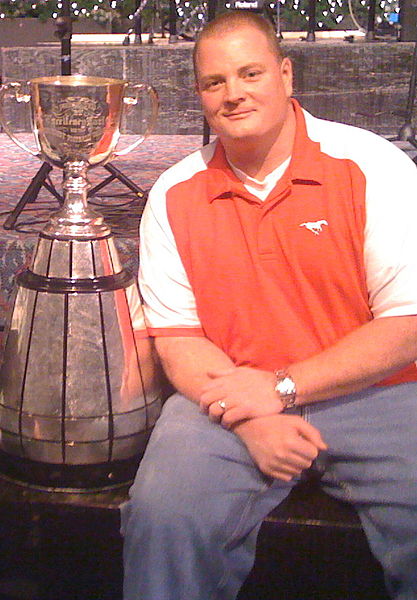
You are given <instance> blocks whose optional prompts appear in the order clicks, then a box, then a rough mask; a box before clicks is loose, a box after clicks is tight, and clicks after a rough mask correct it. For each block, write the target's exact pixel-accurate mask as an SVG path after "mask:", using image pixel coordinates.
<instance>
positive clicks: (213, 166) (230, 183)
mask: <svg viewBox="0 0 417 600" xmlns="http://www.w3.org/2000/svg"><path fill="white" fill-rule="evenodd" d="M291 103H292V106H293V108H294V112H295V118H296V131H295V138H294V146H293V152H292V158H291V162H290V164H289V166H288V169H287V173H288V178H289V180H290V181H291V182H292V183H301V182H302V183H307V184H308V183H311V184H313V185H314V184H316V185H317V184H319V185H320V184H321V183H322V179H323V168H322V165H321V161H320V144H319V143H318V142H313V141H312V140H310V138H309V137H308V135H307V126H306V121H305V115H304V111H303V109H302V108H301V106H300V104H299V103H298V102H297V100H295V99H294V98H292V99H291ZM206 174H207V176H208V181H207V199H208V201H209V202H212V201H213V200H215V199H216V198H230V197H232V196H239V197H241V198H244V199H246V200H251V201H254V202H259V199H258V198H256V197H255V196H253V195H252V194H251V193H250V192H249V191H248V190H247V189H246V188H245V186H244V185H243V182H242V181H241V180H240V179H239V178H238V177H237V175H236V174H235V173H234V172H233V170H232V169H231V167H230V165H229V163H228V161H227V158H226V154H225V151H224V148H223V145H222V143H221V142H220V140H217V142H216V148H215V150H214V154H213V156H212V158H211V160H210V162H209V164H208V169H207V171H206Z"/></svg>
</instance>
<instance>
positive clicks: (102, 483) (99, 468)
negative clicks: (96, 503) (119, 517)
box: [0, 444, 146, 493]
mask: <svg viewBox="0 0 417 600" xmlns="http://www.w3.org/2000/svg"><path fill="white" fill-rule="evenodd" d="M145 445H146V444H145ZM145 445H144V447H145ZM142 455H143V452H142V453H139V454H138V455H137V456H135V457H132V458H130V459H125V460H116V461H112V462H108V463H100V464H95V465H94V464H93V465H60V464H51V463H43V462H38V461H34V460H31V459H28V458H22V457H17V456H12V455H10V454H7V453H6V452H4V451H3V450H0V478H1V477H4V478H7V479H9V480H11V481H13V482H15V483H18V484H20V485H24V486H26V487H30V488H32V489H37V490H44V491H54V492H66V493H71V492H74V493H92V492H99V491H103V490H111V489H116V488H120V487H124V486H126V485H128V484H130V483H132V482H133V479H134V478H135V475H136V471H137V468H138V466H139V462H140V459H141V458H142Z"/></svg>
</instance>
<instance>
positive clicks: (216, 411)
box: [200, 367, 283, 428]
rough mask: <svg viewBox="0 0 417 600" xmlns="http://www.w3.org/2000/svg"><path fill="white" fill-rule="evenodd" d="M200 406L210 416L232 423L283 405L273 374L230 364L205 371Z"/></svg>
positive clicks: (216, 419)
mask: <svg viewBox="0 0 417 600" xmlns="http://www.w3.org/2000/svg"><path fill="white" fill-rule="evenodd" d="M208 375H209V377H210V378H211V381H210V382H209V383H208V384H207V385H205V386H204V388H203V390H202V393H201V396H200V408H201V410H202V411H204V412H206V413H207V414H208V416H209V418H210V420H212V421H214V422H221V424H222V425H223V426H224V427H228V428H229V427H231V426H232V425H235V424H236V423H239V422H240V421H244V420H245V419H253V418H255V417H265V416H268V415H273V414H278V413H280V412H281V411H282V409H283V406H282V404H281V402H280V400H279V398H278V396H277V394H276V392H275V390H274V387H275V375H274V374H273V373H271V372H269V371H262V370H260V369H253V368H251V367H233V368H231V369H226V370H221V371H211V372H209V373H208Z"/></svg>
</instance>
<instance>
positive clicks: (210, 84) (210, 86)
mask: <svg viewBox="0 0 417 600" xmlns="http://www.w3.org/2000/svg"><path fill="white" fill-rule="evenodd" d="M220 84H221V81H220V79H213V80H212V81H209V82H207V84H206V90H212V89H215V88H216V87H218V86H219V85H220Z"/></svg>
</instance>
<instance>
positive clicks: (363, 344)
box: [289, 316, 417, 404]
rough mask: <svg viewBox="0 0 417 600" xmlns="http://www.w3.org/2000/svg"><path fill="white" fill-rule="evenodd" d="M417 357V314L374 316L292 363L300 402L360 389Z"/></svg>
mask: <svg viewBox="0 0 417 600" xmlns="http://www.w3.org/2000/svg"><path fill="white" fill-rule="evenodd" d="M416 358H417V317H416V316H403V317H386V318H381V319H374V320H373V321H370V322H369V323H367V324H366V325H363V326H362V327H359V328H358V329H356V330H355V331H353V332H352V333H350V334H348V335H347V336H345V337H344V338H342V339H341V340H340V341H339V342H337V343H336V344H334V345H333V346H331V347H330V348H328V349H327V350H324V351H323V352H320V353H319V354H316V355H315V356H312V357H310V358H308V359H306V360H303V361H300V362H297V363H294V364H293V365H290V367H289V371H290V373H291V375H292V377H293V378H294V380H295V381H296V383H297V392H298V402H299V403H300V404H308V403H311V402H317V401H320V400H326V399H328V398H334V397H337V396H340V395H343V394H348V393H353V392H355V391H360V390H362V389H364V388H366V387H369V386H370V385H373V384H375V383H378V382H380V381H382V380H383V379H385V378H387V377H389V376H390V375H392V374H393V373H395V372H397V371H398V370H400V369H401V368H403V367H405V366H407V365H409V364H410V363H412V362H413V361H414V360H416Z"/></svg>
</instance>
